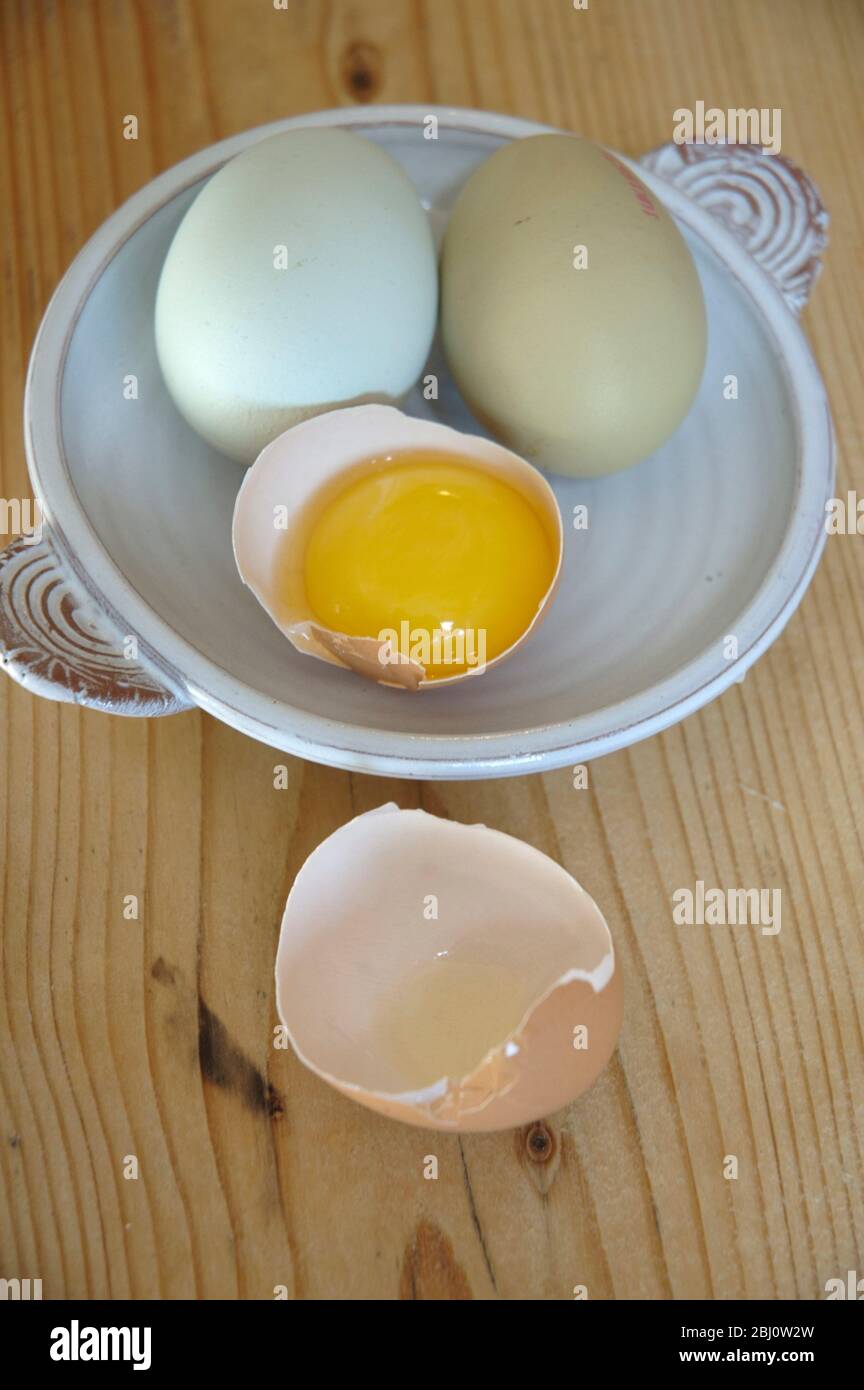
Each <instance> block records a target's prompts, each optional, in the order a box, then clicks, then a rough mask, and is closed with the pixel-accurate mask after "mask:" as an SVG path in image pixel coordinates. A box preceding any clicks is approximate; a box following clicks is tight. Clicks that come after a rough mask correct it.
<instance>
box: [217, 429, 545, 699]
mask: <svg viewBox="0 0 864 1390" xmlns="http://www.w3.org/2000/svg"><path fill="white" fill-rule="evenodd" d="M233 543H234V556H235V560H236V563H237V568H238V571H239V574H240V577H241V579H242V580H243V582H244V583H245V584H246V585H247V586H248V587H249V588H250V589H251V590H252V592H253V594H254V595H255V597H256V598H257V599H258V601H259V602H260V603H261V604H262V605H263V607H264V608H265V610H266V611H267V613H268V614H269V615H270V617H271V618H272V619H273V621H274V623H276V625H277V626H278V627H279V628H280V629H281V631H282V632H283V633H284V634H285V636H286V637H287V638H288V640H289V641H290V642H291V643H292V644H293V646H294V647H295V648H296V649H297V651H299V652H302V653H303V654H304V655H307V656H311V657H316V658H318V659H319V660H321V661H326V662H329V663H330V664H331V665H334V666H339V667H342V668H345V669H347V670H350V671H353V672H355V673H356V674H357V675H360V676H363V677H366V678H368V679H371V680H374V681H377V682H379V683H380V684H382V685H387V686H393V687H394V688H396V689H400V690H429V689H432V688H440V687H442V686H449V685H452V684H453V683H454V682H456V681H461V680H465V679H471V678H475V677H477V676H479V675H482V674H483V673H484V672H485V671H487V670H489V669H490V668H491V667H493V666H495V665H497V664H498V663H499V662H500V661H503V660H504V659H505V658H507V657H508V656H510V655H511V654H512V653H513V652H514V651H516V650H517V649H519V648H520V647H521V646H522V644H523V643H524V642H525V641H526V640H527V639H528V637H529V636H530V635H531V633H533V632H534V631H535V630H536V628H537V626H538V624H539V623H540V621H541V620H542V618H543V617H544V616H545V614H546V612H547V610H548V607H549V604H550V602H551V599H552V596H553V594H554V592H555V588H556V585H557V583H558V579H559V575H560V571H561V561H562V553H563V524H562V520H561V513H560V511H559V509H558V504H557V502H556V500H555V495H554V493H553V492H552V490H551V488H550V487H549V484H548V483H547V482H546V480H545V479H544V478H543V476H542V474H540V473H539V472H538V471H537V469H535V468H533V467H532V466H531V464H529V463H526V461H525V460H524V459H521V458H519V457H518V456H517V455H515V454H513V453H511V452H510V451H509V450H507V449H505V448H503V447H502V446H501V445H500V444H496V443H494V442H493V441H491V440H488V439H482V438H480V437H479V436H476V435H467V434H462V433H460V432H459V431H457V430H453V429H450V428H449V427H448V426H446V425H440V424H437V423H434V422H430V421H428V420H420V419H415V418H413V417H411V416H408V415H404V414H403V413H402V412H401V411H399V410H396V409H394V408H393V407H392V406H381V405H365V406H355V407H350V408H348V409H345V410H338V411H333V412H331V413H329V414H327V415H320V416H317V417H315V418H314V419H311V420H306V421H304V422H303V423H302V424H299V425H295V426H294V427H293V428H292V429H290V430H286V431H285V433H284V434H281V435H280V436H279V437H278V438H277V439H275V440H273V441H272V442H271V443H270V444H268V445H267V446H266V448H264V449H263V450H262V452H261V454H260V455H259V457H258V458H257V459H256V461H255V463H254V465H253V466H252V468H250V469H249V471H248V472H247V474H246V476H245V478H244V480H243V484H242V486H241V488H240V491H239V493H238V495H237V500H236V503H235V507H234V521H233Z"/></svg>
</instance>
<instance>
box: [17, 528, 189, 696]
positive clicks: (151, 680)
mask: <svg viewBox="0 0 864 1390" xmlns="http://www.w3.org/2000/svg"><path fill="white" fill-rule="evenodd" d="M0 667H2V669H3V670H5V671H6V672H7V673H8V674H9V675H10V676H12V677H13V678H14V679H15V680H16V681H18V682H19V684H21V685H23V686H26V687H27V688H28V689H29V690H31V691H32V692H33V693H34V694H37V695H43V696H47V697H48V698H49V699H52V700H64V701H72V702H74V703H75V704H80V705H88V706H89V707H91V708H94V709H101V710H105V711H107V712H109V713H111V714H128V715H138V716H142V715H151V716H152V715H160V714H174V713H176V712H177V711H178V710H181V709H186V708H188V705H187V703H186V702H185V701H184V700H182V699H181V698H180V697H179V696H177V695H175V694H174V693H173V692H172V691H170V690H167V689H166V688H165V687H164V686H163V685H161V684H160V683H159V681H158V679H157V678H156V677H155V676H154V675H151V673H150V672H149V671H148V670H147V669H146V668H145V667H144V666H141V665H139V663H138V662H137V661H136V660H132V659H129V658H128V657H126V656H125V655H124V653H123V638H122V637H121V636H120V635H119V634H118V633H117V632H116V631H115V630H114V629H113V628H112V627H111V626H110V625H109V624H108V622H107V621H106V619H105V618H104V616H103V615H102V614H101V613H100V611H99V609H98V608H97V607H96V606H95V604H93V603H91V602H90V601H89V599H87V598H85V597H83V596H82V595H81V594H80V593H78V592H76V591H75V589H74V588H73V587H72V585H71V584H70V583H69V582H68V581H67V580H66V578H65V576H64V575H63V573H62V571H61V570H60V569H59V568H58V563H57V556H56V553H55V551H54V550H53V548H52V546H51V544H50V542H48V541H47V540H41V541H33V542H31V541H28V540H27V539H25V538H24V537H21V538H19V539H18V540H16V541H13V542H12V544H11V545H10V546H8V547H7V549H6V550H5V551H4V552H3V554H2V566H0Z"/></svg>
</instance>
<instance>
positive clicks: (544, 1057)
mask: <svg viewBox="0 0 864 1390" xmlns="http://www.w3.org/2000/svg"><path fill="white" fill-rule="evenodd" d="M276 999H277V1005H278V1009H279V1016H280V1018H281V1020H282V1023H283V1024H284V1026H285V1029H286V1031H287V1033H288V1036H289V1038H290V1041H291V1043H292V1045H293V1047H294V1049H295V1051H296V1052H297V1054H298V1056H299V1057H300V1059H301V1061H303V1062H304V1063H305V1064H306V1065H307V1066H308V1067H310V1068H311V1069H312V1070H313V1071H314V1072H316V1073H317V1074H318V1075H319V1076H321V1077H323V1079H324V1080H325V1081H327V1082H329V1083H330V1085H332V1086H335V1087H336V1089H337V1090H339V1091H342V1092H343V1093H344V1094H345V1095H347V1096H350V1097H352V1099H354V1100H357V1101H359V1102H360V1103H361V1104H362V1105H366V1106H368V1107H369V1108H370V1109H372V1110H378V1111H380V1112H382V1113H383V1114H385V1115H390V1116H392V1117H394V1118H395V1119H400V1120H404V1121H406V1122H407V1123H408V1124H413V1125H422V1126H425V1127H427V1128H430V1129H439V1130H460V1131H471V1130H499V1129H508V1128H510V1127H513V1126H517V1125H523V1124H528V1123H530V1122H532V1121H533V1120H536V1119H538V1118H540V1116H542V1115H547V1114H549V1113H550V1112H552V1111H555V1110H558V1109H560V1108H561V1107H562V1106H564V1105H567V1104H568V1103H569V1102H570V1101H572V1100H574V1099H575V1097H576V1096H578V1095H579V1094H581V1092H582V1091H584V1090H586V1089H587V1088H588V1087H589V1086H590V1085H591V1084H592V1083H593V1082H594V1080H595V1079H596V1078H597V1076H598V1075H599V1073H600V1072H601V1071H602V1069H603V1067H604V1066H605V1065H606V1063H607V1062H608V1060H609V1058H610V1057H611V1055H612V1052H613V1051H614V1049H615V1045H616V1041H617V1037H618V1031H619V1028H620V1025H621V1012H622V991H621V976H620V971H619V969H618V967H617V963H616V959H615V950H614V946H613V944H612V938H611V935H610V933H609V928H608V927H607V925H606V922H605V921H604V919H603V917H602V915H601V913H600V911H599V909H598V908H597V906H596V904H595V903H594V902H593V900H592V899H591V898H590V897H589V896H588V894H587V893H586V892H585V890H584V889H583V888H581V887H580V886H579V884H578V883H577V882H576V881H575V879H573V878H572V877H571V876H570V874H568V873H567V872H566V871H565V870H564V869H563V868H561V866H560V865H559V864H556V863H555V862H554V861H553V860H551V859H549V858H547V856H546V855H544V854H541V853H540V852H539V851H538V850H536V849H533V848H532V847H531V846H530V845H526V844H524V843H523V842H522V841H521V840H516V839H514V838H512V837H511V836H509V835H504V834H502V833H501V832H500V831H497V830H490V829H488V828H487V827H486V826H483V825H459V824H456V823H453V822H451V821H446V820H441V819H438V818H437V817H435V816H430V815H427V814H426V812H424V811H401V810H399V809H398V808H397V807H396V806H393V805H388V806H381V807H379V808H378V810H376V811H371V812H368V813H367V814H365V815H361V816H358V817H357V818H356V819H355V820H352V821H350V822H349V823H348V824H347V825H344V826H342V827H341V829H339V830H337V831H336V832H335V833H334V834H333V835H331V836H330V837H329V838H328V839H326V840H324V841H323V843H322V844H320V845H319V846H318V848H317V849H316V850H315V851H314V852H313V853H312V854H311V855H310V857H309V858H308V859H307V861H306V863H305V864H304V865H303V867H302V869H301V870H300V872H299V873H298V875H297V877H296V879H295V881H294V885H293V887H292V889H291V893H290V895H289V897H288V902H287V904H286V907H285V914H284V916H283V919H282V928H281V932H280V936H279V948H278V953H277V958H276Z"/></svg>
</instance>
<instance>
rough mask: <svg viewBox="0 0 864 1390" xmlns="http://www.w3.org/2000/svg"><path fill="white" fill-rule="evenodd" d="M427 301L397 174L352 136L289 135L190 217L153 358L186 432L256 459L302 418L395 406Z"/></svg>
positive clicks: (425, 339)
mask: <svg viewBox="0 0 864 1390" xmlns="http://www.w3.org/2000/svg"><path fill="white" fill-rule="evenodd" d="M437 295H438V288H437V272H436V261H435V249H434V243H433V237H432V232H431V230H430V227H429V221H428V218H427V216H426V213H425V211H424V209H423V207H422V205H421V203H420V199H419V196H418V194H417V192H416V190H415V188H414V186H413V184H412V183H411V181H410V179H409V178H408V176H407V175H406V174H405V173H404V171H403V170H402V168H401V167H400V165H399V164H397V163H396V161H395V160H394V159H393V158H392V157H391V156H390V155H389V154H387V153H386V151H385V150H383V149H381V148H380V147H379V146H378V145H375V144H373V143H372V142H371V141H369V140H365V139H363V138H362V137H361V136H359V135H355V134H353V133H351V132H348V131H344V130H338V129H333V128H329V129H323V128H322V129H317V128H306V129H298V130H290V131H286V132H283V133H282V134H280V135H273V136H270V137H269V138H267V139H264V140H261V141H259V142H258V143H257V144H255V145H252V146H251V147H250V148H248V149H246V150H244V151H243V153H242V154H239V155H237V156H236V157H235V158H234V159H231V160H229V161H228V163H227V164H225V165H224V166H223V167H222V168H221V169H220V170H219V171H218V172H217V173H216V174H214V175H213V177H212V178H211V179H210V180H209V181H208V182H207V183H206V184H205V186H204V188H203V189H202V190H201V192H200V193H199V194H198V196H197V197H196V199H195V201H194V202H193V203H192V205H191V206H190V208H189V209H188V211H187V212H186V214H185V216H184V218H183V220H182V222H181V223H180V226H179V227H178V229H177V232H176V234H175V236H174V239H173V241H172V243H171V246H170V247H169V250H168V254H167V256H166V258H165V263H164V265H163V268H162V273H161V277H160V280H159V287H158V292H157V297H156V316H155V332H156V350H157V354H158V358H159V363H160V366H161V369H162V374H163V376H164V379H165V383H166V385H167V387H168V391H169V393H170V395H171V396H172V398H173V400H174V403H175V404H176V406H177V408H178V410H179V411H180V413H181V414H182V415H183V416H184V417H185V418H186V420H187V421H188V422H189V424H190V425H191V426H192V428H193V429H195V430H197V432H198V433H199V434H200V435H202V436H203V437H204V438H205V439H206V440H207V441H208V442H209V443H210V444H212V445H213V446H214V448H216V449H218V450H220V451H221V452H222V453H225V454H228V455H229V456H231V457H232V458H235V459H237V460H238V461H239V462H242V463H245V464H250V463H252V461H253V460H254V458H255V456H256V455H257V454H258V453H259V452H260V450H261V449H262V448H263V446H264V445H265V444H266V443H268V442H269V440H271V439H273V438H275V436H276V435H277V434H280V433H281V432H282V431H283V430H285V429H287V428H289V427H290V426H291V425H293V424H296V423H297V422H298V421H300V420H304V419H307V418H308V417H310V416H313V415H317V414H320V413H321V412H322V411H326V410H332V409H334V408H336V407H340V406H345V405H348V404H351V403H355V404H356V403H360V402H364V401H388V402H394V403H395V402H398V401H399V400H401V398H402V397H403V396H404V395H405V393H406V392H407V391H408V390H409V389H410V388H411V386H412V385H413V384H414V382H415V381H416V379H417V377H418V376H419V374H420V372H421V370H422V368H423V365H424V363H425V361H426V357H427V354H428V352H429V347H430V344H431V341H432V336H433V332H434V329H435V317H436V311H437Z"/></svg>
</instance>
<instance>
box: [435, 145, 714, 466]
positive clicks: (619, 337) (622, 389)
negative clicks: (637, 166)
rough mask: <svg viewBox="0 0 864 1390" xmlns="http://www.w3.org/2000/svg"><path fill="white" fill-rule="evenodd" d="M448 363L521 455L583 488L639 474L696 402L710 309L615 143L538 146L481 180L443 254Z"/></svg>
mask: <svg viewBox="0 0 864 1390" xmlns="http://www.w3.org/2000/svg"><path fill="white" fill-rule="evenodd" d="M441 313H442V335H443V343H444V351H445V354H446V357H447V361H448V364H449V367H450V370H451V372H452V375H453V377H454V379H455V381H456V384H457V386H458V387H459V389H460V391H461V392H462V395H463V396H464V398H465V400H466V401H467V403H468V405H469V406H470V407H471V409H472V410H473V412H474V414H475V415H476V416H477V418H478V420H480V421H481V422H482V423H483V424H484V425H486V426H487V428H488V429H489V430H490V431H491V432H492V433H493V434H494V435H495V436H496V437H497V438H498V439H500V440H501V441H502V442H503V443H504V444H506V445H507V446H508V447H509V448H511V449H513V450H515V452H516V453H519V454H522V455H523V456H524V457H525V458H528V459H530V460H531V461H532V462H533V463H535V464H537V466H538V467H540V468H544V469H547V470H549V471H550V472H553V473H560V474H564V475H567V476H571V477H593V476H596V475H599V474H604V473H614V472H617V471H618V470H619V469H622V468H628V467H629V466H630V465H631V464H634V463H637V462H638V461H639V460H640V459H643V458H645V457H646V456H647V455H648V454H650V453H652V452H653V451H654V450H655V449H657V448H658V447H659V446H660V445H661V444H662V443H663V442H664V440H665V439H667V438H668V437H669V435H671V434H672V432H673V431H674V430H675V429H676V428H677V427H678V425H679V424H680V423H681V421H682V420H683V419H684V416H685V415H686V414H687V411H688V410H689V408H690V406H691V405H692V403H693V400H694V397H695V395H696V392H697V390H698V388H699V382H700V380H701V377H702V371H703V367H704V364H705V347H706V322H705V305H704V301H703V298H702V290H701V287H700V284H699V276H698V273H697V270H696V266H695V264H694V261H693V257H692V256H691V254H690V251H689V249H688V247H687V245H686V243H685V241H684V238H683V237H682V235H681V233H680V232H679V230H678V228H677V227H676V225H675V223H674V222H673V221H672V219H671V217H670V216H669V215H668V213H667V212H666V211H665V209H664V208H663V207H662V205H661V204H660V202H659V201H658V199H657V198H656V197H655V195H654V194H653V193H652V192H651V191H650V190H649V189H648V188H647V187H646V186H645V184H643V183H642V181H641V179H639V178H637V176H636V175H635V174H634V173H633V172H632V171H631V170H630V169H629V168H628V167H627V166H626V165H625V164H623V163H622V161H621V160H619V159H617V158H616V157H615V156H614V155H613V154H611V153H610V152H609V151H608V150H605V149H604V148H603V147H602V146H600V145H596V144H594V143H593V142H592V141H589V140H584V139H581V138H579V137H577V136H572V135H535V136H529V137H528V138H526V139H524V140H515V141H513V142H512V143H510V144H508V145H505V146H503V147H502V148H501V149H500V150H498V151H497V152H496V153H495V154H493V155H492V156H491V157H490V158H489V159H488V160H486V161H485V163H483V164H482V165H480V167H479V168H478V169H477V170H476V171H475V172H474V173H473V174H472V176H471V177H470V178H469V180H468V181H467V183H466V184H465V186H464V187H463V188H462V190H461V192H460V193H459V196H458V198H457V200H456V204H455V206H454V208H453V211H452V214H451V216H450V220H449V223H448V226H447V231H446V234H445V237H444V244H443V248H442V255H441Z"/></svg>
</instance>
